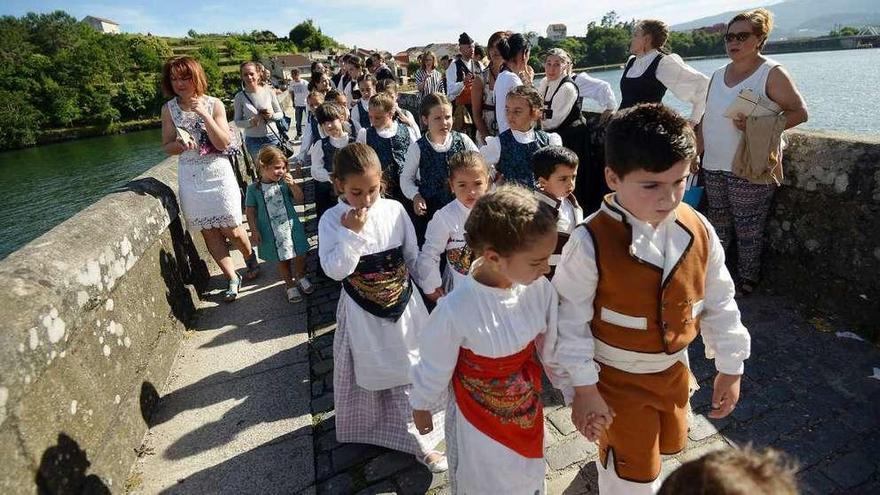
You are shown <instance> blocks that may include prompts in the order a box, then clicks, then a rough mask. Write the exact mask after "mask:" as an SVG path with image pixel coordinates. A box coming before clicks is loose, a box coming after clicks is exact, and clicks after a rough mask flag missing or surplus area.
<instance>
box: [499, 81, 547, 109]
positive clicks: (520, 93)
mask: <svg viewBox="0 0 880 495" xmlns="http://www.w3.org/2000/svg"><path fill="white" fill-rule="evenodd" d="M507 98H522V99H523V100H525V102H526V103H528V105H529V109H530V110H532V111H535V110H537V109H542V108H544V98H543V97H542V96H541V93H538V90H537V89H535V88H533V87H532V86H526V85H525V84H523V85H522V86H517V87H515V88H513V89H511V90H510V91H508V93H507Z"/></svg>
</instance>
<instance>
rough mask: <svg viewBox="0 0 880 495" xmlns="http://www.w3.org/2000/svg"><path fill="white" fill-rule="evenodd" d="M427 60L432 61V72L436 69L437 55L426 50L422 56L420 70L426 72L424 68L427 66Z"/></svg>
mask: <svg viewBox="0 0 880 495" xmlns="http://www.w3.org/2000/svg"><path fill="white" fill-rule="evenodd" d="M428 59H431V60H433V61H434V70H436V69H437V55H434V52H432V51H430V50H428V51H426V52H425V53H423V54H422V70H428V69H427V68H426V67H425V66H426V65H428Z"/></svg>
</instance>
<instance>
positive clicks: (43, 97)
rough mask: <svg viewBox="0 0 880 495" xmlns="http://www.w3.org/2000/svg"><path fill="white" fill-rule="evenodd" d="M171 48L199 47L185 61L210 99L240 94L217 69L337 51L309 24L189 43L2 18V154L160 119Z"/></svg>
mask: <svg viewBox="0 0 880 495" xmlns="http://www.w3.org/2000/svg"><path fill="white" fill-rule="evenodd" d="M170 43H174V44H175V45H177V44H182V45H191V46H195V45H198V48H197V49H195V51H191V52H190V54H191V55H192V56H194V57H195V58H197V59H199V61H200V62H201V63H202V65H203V66H204V68H205V71H206V73H207V76H208V81H209V92H210V93H211V94H214V95H217V96H220V97H225V96H230V97H231V96H232V95H233V94H234V93H235V92H236V91H237V90H238V88H239V87H240V82H239V76H238V72H237V71H231V72H230V71H227V72H224V71H222V70H221V67H222V66H228V65H233V66H237V65H238V64H239V63H241V62H244V61H247V60H254V61H264V60H266V59H268V57H269V56H270V55H272V54H275V53H296V52H297V51H312V50H321V49H325V48H331V47H337V46H340V45H338V44H337V43H336V42H335V41H334V40H333V39H332V38H330V37H328V36H326V35H324V34H323V33H322V32H321V30H320V28H318V27H317V26H315V25H314V23H313V22H312V21H311V20H307V21H303V22H302V23H300V24H299V25H297V26H296V27H294V28H293V29H292V30H291V31H290V36H289V37H287V38H278V37H276V36H275V34H274V33H272V32H271V31H259V32H258V31H254V32H251V33H248V34H235V33H226V34H223V35H212V34H205V35H200V34H198V33H195V32H194V31H190V33H189V37H188V38H184V39H183V40H173V39H164V38H160V37H156V36H151V35H149V34H147V35H142V34H103V33H100V32H98V31H96V30H94V29H92V28H91V27H90V26H88V25H87V24H85V23H82V22H79V21H78V20H77V19H75V18H74V17H72V16H71V15H70V14H68V13H66V12H63V11H55V12H52V13H47V14H35V13H29V14H26V15H24V16H22V17H13V16H3V17H0V149H8V148H17V147H22V146H30V145H33V144H35V143H36V142H37V140H38V138H39V135H40V133H41V132H44V131H48V130H50V129H64V128H72V127H81V126H91V125H97V126H112V125H114V124H117V123H119V122H127V121H135V120H145V119H155V118H157V117H158V115H159V111H160V109H161V106H162V104H163V103H164V101H165V97H164V96H163V95H162V91H161V88H160V81H159V76H160V72H161V68H162V64H163V63H164V62H165V60H167V59H168V58H169V57H170V56H172V54H173V53H174V49H173V47H172V45H171V44H170ZM223 47H225V51H224V50H222V49H223Z"/></svg>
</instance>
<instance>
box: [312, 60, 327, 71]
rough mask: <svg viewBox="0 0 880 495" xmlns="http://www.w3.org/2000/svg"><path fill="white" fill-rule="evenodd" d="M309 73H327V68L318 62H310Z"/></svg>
mask: <svg viewBox="0 0 880 495" xmlns="http://www.w3.org/2000/svg"><path fill="white" fill-rule="evenodd" d="M309 71H310V72H312V73H315V72H327V68H326V67H324V64H323V63H322V62H321V61H320V60H315V61H314V62H312V65H311V66H310V67H309Z"/></svg>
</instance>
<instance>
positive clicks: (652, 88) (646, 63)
mask: <svg viewBox="0 0 880 495" xmlns="http://www.w3.org/2000/svg"><path fill="white" fill-rule="evenodd" d="M667 89H669V90H670V91H672V94H674V95H675V97H676V98H678V99H679V100H681V101H686V102H689V103H691V105H692V110H691V116H690V117H689V118H688V119H689V120H690V121H691V122H695V123H696V122H699V121H700V119H701V118H702V117H703V110H704V109H705V108H706V91H707V90H708V89H709V78H708V77H706V76H705V75H704V74H703V73H702V72H700V71H698V70H696V69H694V68H693V67H691V66H689V65H688V64H686V63H684V61H683V60H682V59H681V57H679V56H678V55H676V54H674V53H671V54H664V53H661V52H659V51H657V50H651V51H649V52H648V53H645V54H643V55H633V56H631V57H630V58H629V60H627V62H626V66H625V67H624V69H623V76H621V78H620V110H623V109H624V108H629V107H633V106H636V105H638V104H639V103H660V102H661V101H663V96H664V95H665V94H666V90H667Z"/></svg>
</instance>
